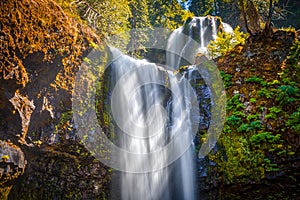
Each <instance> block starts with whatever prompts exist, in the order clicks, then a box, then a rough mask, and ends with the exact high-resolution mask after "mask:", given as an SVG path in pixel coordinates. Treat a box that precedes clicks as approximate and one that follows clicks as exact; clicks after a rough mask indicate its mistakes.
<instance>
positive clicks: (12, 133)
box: [0, 0, 109, 199]
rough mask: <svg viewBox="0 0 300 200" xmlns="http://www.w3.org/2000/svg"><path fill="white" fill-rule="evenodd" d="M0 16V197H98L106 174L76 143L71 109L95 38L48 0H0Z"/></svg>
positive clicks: (103, 187)
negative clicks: (79, 75) (79, 74)
mask: <svg viewBox="0 0 300 200" xmlns="http://www.w3.org/2000/svg"><path fill="white" fill-rule="evenodd" d="M0 16H1V20H0V160H1V159H2V161H1V165H0V174H1V176H0V187H1V194H5V196H4V197H1V199H5V198H7V195H8V193H9V191H10V190H11V191H10V194H9V197H8V198H10V199H41V198H42V199H49V198H50V199H66V198H73V199H74V198H76V199H97V198H102V197H103V195H104V190H105V187H106V184H107V182H108V180H109V172H108V169H107V168H105V167H104V166H103V165H102V164H101V163H100V162H98V161H97V160H95V159H94V158H93V157H92V156H91V155H90V153H89V152H88V151H87V150H86V149H85V148H84V147H83V146H82V145H80V141H79V139H78V138H76V136H75V130H76V129H75V127H74V122H73V119H72V111H71V108H72V100H71V97H72V90H73V84H74V79H75V76H76V72H77V70H78V68H79V66H80V65H81V62H82V59H83V57H84V56H85V55H86V54H88V53H89V52H90V51H91V50H92V48H91V47H90V46H91V45H90V44H91V43H92V44H94V45H97V44H100V41H99V39H97V37H96V35H95V34H94V33H93V31H92V30H90V29H89V28H87V27H85V26H83V25H81V24H80V23H78V22H77V21H76V20H75V19H73V18H71V17H69V15H68V14H66V13H65V12H64V11H63V10H62V8H61V7H60V6H59V5H58V4H57V3H56V2H55V1H52V0H46V1H44V0H42V1H41V0H24V1H18V0H12V1H0ZM6 141H10V142H6ZM25 160H26V161H27V165H26V164H25V163H26V161H25ZM21 174H23V175H22V176H20V175H21ZM19 176H20V177H19ZM11 180H14V182H12V181H11ZM2 191H3V192H2ZM4 191H5V192H4Z"/></svg>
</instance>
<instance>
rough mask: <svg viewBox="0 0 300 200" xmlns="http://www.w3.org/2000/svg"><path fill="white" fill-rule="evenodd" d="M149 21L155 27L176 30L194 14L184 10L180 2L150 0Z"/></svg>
mask: <svg viewBox="0 0 300 200" xmlns="http://www.w3.org/2000/svg"><path fill="white" fill-rule="evenodd" d="M148 9H149V20H150V23H151V24H152V26H153V27H164V28H168V29H170V30H174V29H176V28H178V27H179V26H180V25H182V24H183V22H184V21H185V20H187V19H188V18H189V17H192V16H193V14H192V13H191V12H189V11H188V10H184V9H183V8H182V7H181V6H180V4H179V3H178V1H164V0H148Z"/></svg>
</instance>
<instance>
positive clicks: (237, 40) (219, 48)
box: [207, 26, 248, 58]
mask: <svg viewBox="0 0 300 200" xmlns="http://www.w3.org/2000/svg"><path fill="white" fill-rule="evenodd" d="M247 37H248V34H245V33H243V32H241V31H240V27H239V26H238V27H236V28H235V29H234V30H233V32H232V33H226V32H225V31H223V32H221V31H220V32H219V33H218V37H217V38H216V39H215V40H214V41H211V42H210V43H209V44H208V46H207V51H208V54H209V56H210V57H211V58H216V57H219V56H222V55H225V54H226V53H227V52H228V51H230V50H232V49H233V48H234V47H235V46H236V45H238V44H244V43H245V39H246V38H247Z"/></svg>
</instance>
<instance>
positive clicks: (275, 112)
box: [266, 106, 282, 119]
mask: <svg viewBox="0 0 300 200" xmlns="http://www.w3.org/2000/svg"><path fill="white" fill-rule="evenodd" d="M281 112H282V109H281V108H280V107H277V106H274V107H271V108H269V113H268V114H266V118H267V119H277V115H278V114H279V113H281Z"/></svg>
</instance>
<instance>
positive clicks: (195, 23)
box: [167, 16, 233, 69]
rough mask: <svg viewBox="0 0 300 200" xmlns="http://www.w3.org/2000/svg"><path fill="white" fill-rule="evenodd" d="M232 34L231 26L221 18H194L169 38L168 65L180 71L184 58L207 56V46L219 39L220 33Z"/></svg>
mask: <svg viewBox="0 0 300 200" xmlns="http://www.w3.org/2000/svg"><path fill="white" fill-rule="evenodd" d="M220 29H222V30H223V31H225V32H232V31H233V30H232V28H231V26H230V25H228V24H226V23H224V22H221V21H220V19H219V18H216V17H212V16H208V17H193V18H192V19H191V21H190V22H189V23H187V24H185V25H184V26H182V27H180V28H178V29H176V30H175V31H174V32H173V33H172V34H171V35H170V37H169V40H168V45H167V65H168V66H170V67H172V68H173V69H178V67H180V66H181V65H182V64H184V65H192V64H194V63H185V62H184V61H183V60H182V58H189V60H193V59H194V57H195V55H196V53H202V54H205V55H206V54H207V48H206V47H207V45H208V44H209V42H210V41H211V40H215V39H216V38H217V34H218V31H219V30H220Z"/></svg>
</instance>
